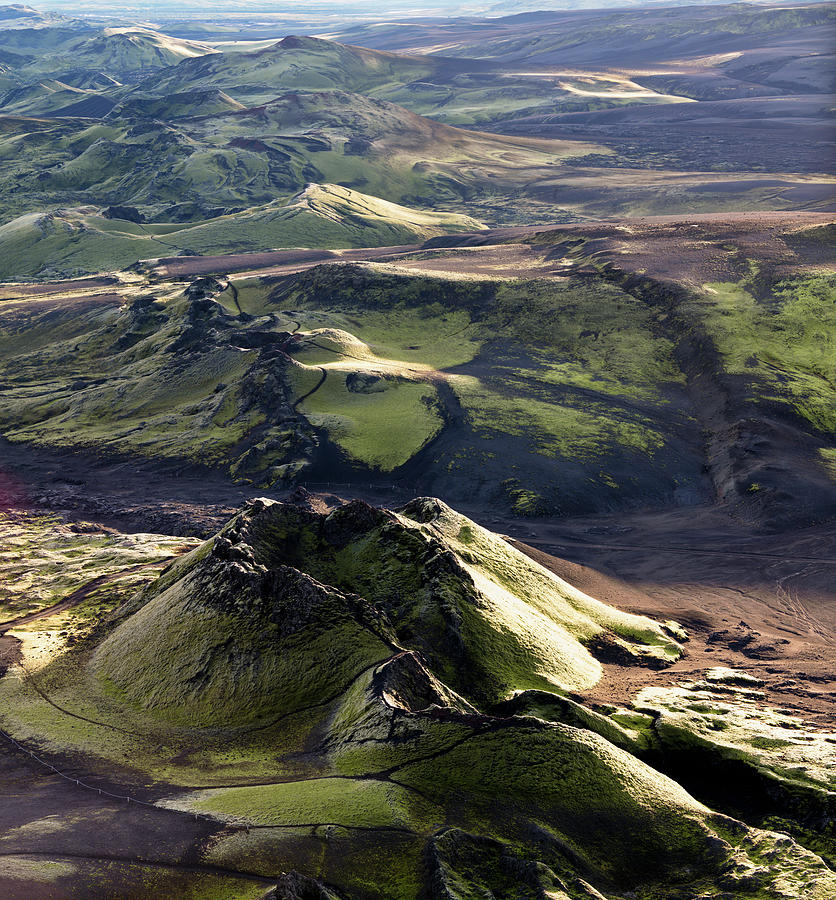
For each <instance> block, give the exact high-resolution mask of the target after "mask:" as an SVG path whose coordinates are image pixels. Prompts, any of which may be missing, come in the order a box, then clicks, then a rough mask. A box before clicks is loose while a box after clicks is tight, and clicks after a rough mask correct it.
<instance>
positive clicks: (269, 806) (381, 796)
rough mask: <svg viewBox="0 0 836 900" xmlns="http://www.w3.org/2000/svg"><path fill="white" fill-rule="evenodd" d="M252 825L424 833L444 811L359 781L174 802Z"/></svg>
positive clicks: (227, 792) (386, 786)
mask: <svg viewBox="0 0 836 900" xmlns="http://www.w3.org/2000/svg"><path fill="white" fill-rule="evenodd" d="M170 805H173V806H175V808H178V809H186V810H189V811H195V812H208V813H212V814H214V815H217V816H219V817H221V818H229V819H230V820H232V821H239V822H247V823H249V824H253V825H285V826H287V825H296V826H298V825H342V826H344V827H349V828H386V827H389V828H398V829H408V830H419V831H424V830H427V829H428V828H429V826H430V825H431V823H432V822H433V821H436V820H437V818H438V816H439V815H440V814H441V810H440V809H439V808H438V807H437V806H435V805H434V804H432V803H430V802H427V801H426V800H424V799H422V798H421V797H420V796H419V795H418V794H416V793H414V792H412V791H410V790H409V789H408V788H404V787H402V786H401V785H397V784H391V783H389V782H386V781H378V780H370V779H354V778H312V779H308V780H306V781H294V782H286V783H283V784H269V785H258V786H256V787H241V788H225V789H220V788H219V789H215V790H208V791H203V792H200V793H195V794H192V795H187V796H186V797H183V798H177V799H176V800H174V801H170Z"/></svg>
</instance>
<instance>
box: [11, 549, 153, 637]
mask: <svg viewBox="0 0 836 900" xmlns="http://www.w3.org/2000/svg"><path fill="white" fill-rule="evenodd" d="M158 565H159V563H158V562H150V563H141V564H139V565H136V566H129V567H128V568H126V569H120V570H119V571H118V572H110V573H108V574H107V575H99V576H98V578H93V579H92V580H91V581H88V582H87V583H86V584H84V585H82V586H81V587H80V588H77V589H76V590H74V591H73V592H72V593H70V594H67V596H66V597H64V599H63V600H59V601H58V603H53V604H52V606H47V607H44V609H39V610H38V611H37V612H33V613H27V614H26V615H25V616H20V617H19V618H17V619H10V620H9V621H8V622H0V636H2V635H4V634H5V633H6V632H7V631H11V630H12V629H13V628H18V627H19V626H20V625H28V624H30V623H31V622H37V621H38V620H39V619H46V618H49V616H54V615H55V614H56V613H59V612H64V611H65V610H67V609H72V608H73V607H74V606H78V604H79V603H81V602H82V601H83V600H86V599H87V597H89V596H90V595H91V594H92V593H93V592H94V591H97V590H98V589H99V588H100V587H103V586H104V585H106V584H109V583H110V582H112V581H117V580H118V579H120V578H123V577H124V576H125V575H132V574H133V573H134V572H140V571H142V570H143V569H148V568H150V567H152V566H158Z"/></svg>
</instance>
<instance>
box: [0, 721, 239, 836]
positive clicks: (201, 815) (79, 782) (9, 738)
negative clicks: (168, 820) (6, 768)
mask: <svg viewBox="0 0 836 900" xmlns="http://www.w3.org/2000/svg"><path fill="white" fill-rule="evenodd" d="M0 735H2V736H3V737H4V738H6V740H7V741H9V742H10V743H11V744H13V745H14V746H15V747H17V749H18V750H20V751H21V752H22V753H27V754H29V756H30V757H31V758H32V759H33V760H35V762H37V763H39V764H40V765H42V766H44V767H45V768H47V769H50V770H51V771H52V772H53V773H54V774H55V775H58V777H59V778H63V779H64V781H69V782H70V783H71V784H75V785H76V786H77V787H82V788H85V789H86V790H88V791H94V792H95V793H97V794H99V795H100V796H102V797H111V798H113V799H114V800H124V801H125V802H126V803H136V804H138V805H139V806H148V807H150V808H151V809H156V810H162V811H163V812H170V813H176V814H178V815H181V816H192V817H193V818H194V819H195V820H198V819H204V820H206V821H207V822H211V823H212V824H213V825H220V826H226V827H227V828H232V829H235V830H237V831H249V826H248V825H238V824H236V823H234V822H225V821H222V820H220V819H215V818H213V817H212V816H209V815H206V813H197V812H188V811H187V810H183V809H173V808H172V807H170V806H160V805H159V804H157V803H149V802H148V801H147V800H139V799H138V798H136V797H130V796H129V795H128V794H115V793H114V792H113V791H108V790H106V789H105V788H100V787H96V786H95V785H93V784H88V783H87V782H86V781H84V779H82V778H76V776H75V775H68V774H67V773H66V772H62V771H61V770H60V769H57V768H56V767H55V766H53V765H52V763H51V762H47V761H46V760H45V759H42V758H41V757H40V756H38V754H37V753H35V752H34V750H30V749H29V748H28V747H25V746H24V745H23V744H21V743H20V742H19V741H17V740H15V739H14V738H13V737H12V736H11V735H10V734H9V733H8V732H7V731H4V730H3V729H2V728H0Z"/></svg>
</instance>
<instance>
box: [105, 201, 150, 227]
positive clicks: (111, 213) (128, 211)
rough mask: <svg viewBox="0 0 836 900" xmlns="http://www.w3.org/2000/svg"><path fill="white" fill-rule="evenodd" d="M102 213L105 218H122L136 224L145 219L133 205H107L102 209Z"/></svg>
mask: <svg viewBox="0 0 836 900" xmlns="http://www.w3.org/2000/svg"><path fill="white" fill-rule="evenodd" d="M102 215H103V216H104V218H105V219H122V220H124V221H125V222H136V224H137V225H139V224H141V223H142V222H144V221H145V216H143V215H142V213H141V212H140V211H139V210H138V209H137V208H136V207H135V206H108V207H107V209H104V210H102Z"/></svg>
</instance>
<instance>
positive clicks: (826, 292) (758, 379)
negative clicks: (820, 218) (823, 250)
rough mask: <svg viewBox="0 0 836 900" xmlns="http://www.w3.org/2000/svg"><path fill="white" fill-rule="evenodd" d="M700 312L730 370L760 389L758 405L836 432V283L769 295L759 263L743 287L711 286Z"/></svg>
mask: <svg viewBox="0 0 836 900" xmlns="http://www.w3.org/2000/svg"><path fill="white" fill-rule="evenodd" d="M693 310H694V312H695V313H696V314H698V315H699V316H700V317H701V318H702V319H703V321H704V322H705V323H706V328H707V330H708V331H709V334H710V335H711V337H712V338H713V340H714V341H715V343H716V345H717V349H718V350H719V351H720V354H721V356H722V359H723V364H724V366H725V367H726V369H727V371H728V372H730V373H732V374H734V375H742V376H745V377H746V379H747V380H748V381H749V382H750V383H752V385H753V393H754V394H755V396H754V397H753V399H756V400H757V401H758V402H762V401H767V402H774V403H779V404H780V405H781V406H784V407H786V408H788V409H789V410H791V411H792V412H793V413H795V414H796V415H797V416H799V417H800V418H803V419H805V420H806V421H807V422H808V423H809V424H810V425H811V426H812V427H813V428H815V429H816V430H817V431H819V432H821V433H823V434H826V435H833V434H834V433H836V403H834V397H836V276H833V275H809V276H803V277H802V276H798V277H793V278H785V279H782V280H779V281H776V282H774V283H771V284H769V285H768V286H767V288H766V289H764V285H763V280H762V279H760V278H759V276H758V269H757V266H756V265H755V264H752V274H751V275H750V276H749V277H747V278H744V279H743V280H742V281H740V282H738V283H722V284H708V285H705V286H704V290H703V294H702V296H701V298H700V300H699V301H698V302H697V301H695V302H694V304H693Z"/></svg>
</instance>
